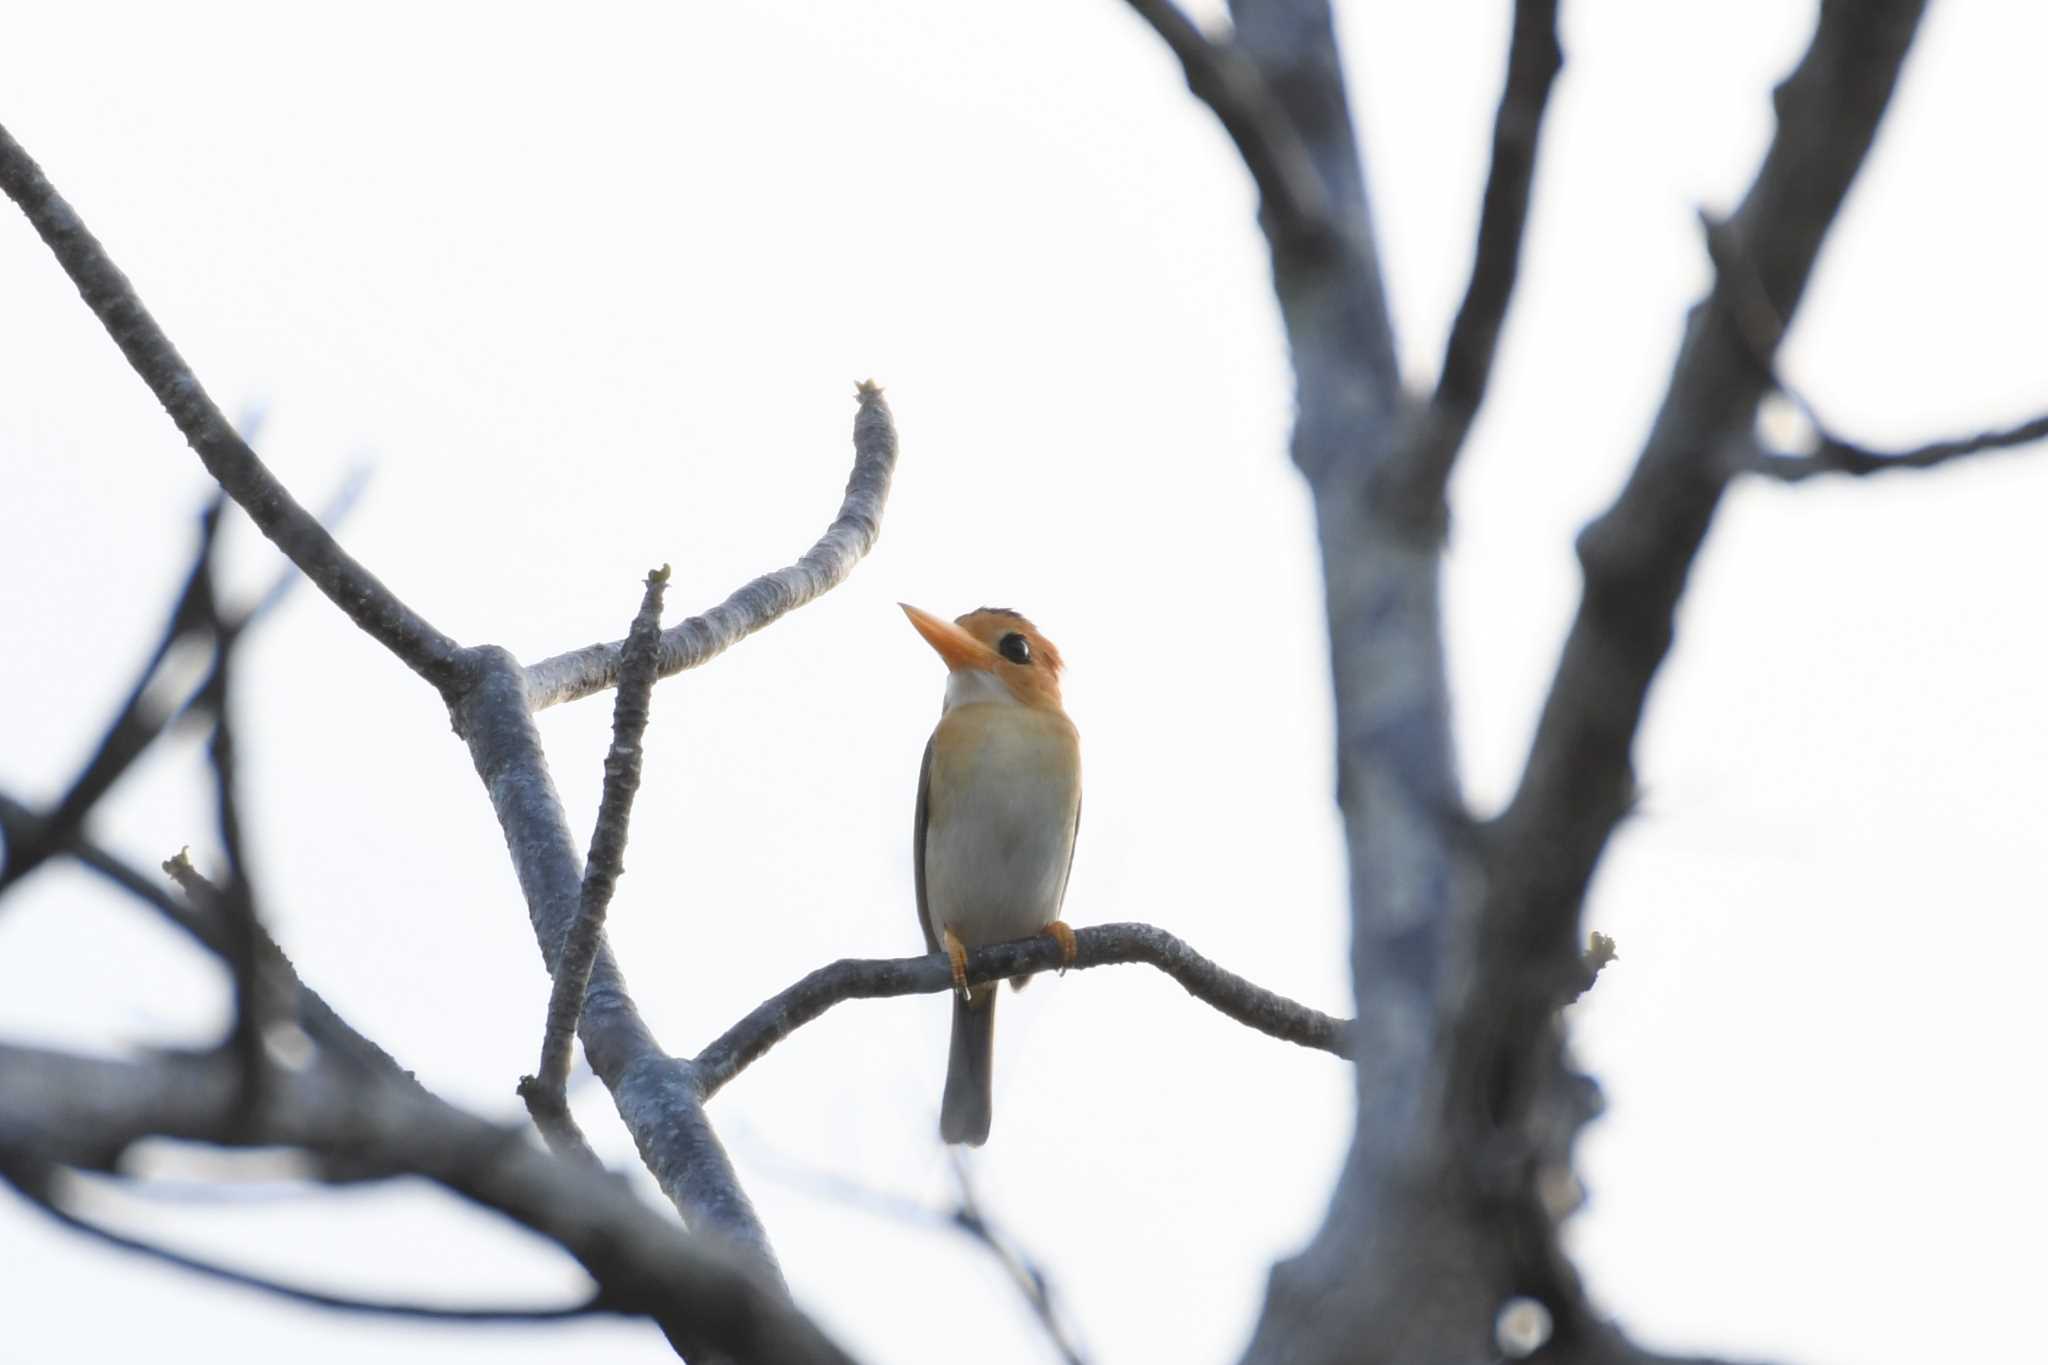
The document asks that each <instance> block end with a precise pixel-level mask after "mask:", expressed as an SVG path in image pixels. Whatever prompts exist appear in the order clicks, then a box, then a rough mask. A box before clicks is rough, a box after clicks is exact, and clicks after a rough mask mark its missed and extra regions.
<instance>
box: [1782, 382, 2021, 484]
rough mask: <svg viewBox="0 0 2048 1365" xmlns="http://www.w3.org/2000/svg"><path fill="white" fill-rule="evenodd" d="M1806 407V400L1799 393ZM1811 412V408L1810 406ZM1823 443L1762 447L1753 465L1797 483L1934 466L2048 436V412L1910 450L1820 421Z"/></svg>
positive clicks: (1786, 481)
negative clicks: (1861, 441) (1885, 446)
mask: <svg viewBox="0 0 2048 1365" xmlns="http://www.w3.org/2000/svg"><path fill="white" fill-rule="evenodd" d="M1795 401H1797V402H1798V403H1799V405H1800V406H1801V407H1802V408H1805V407H1806V404H1805V402H1804V400H1800V399H1795ZM1807 411H1808V413H1809V414H1810V413H1811V409H1807ZM1814 428H1815V430H1816V431H1817V432H1818V433H1819V435H1820V443H1819V444H1818V445H1816V446H1815V447H1814V449H1813V451H1812V452H1811V453H1809V454H1804V455H1791V454H1786V453H1784V452H1781V451H1771V450H1758V451H1757V452H1756V456H1755V461H1754V463H1753V464H1751V466H1750V469H1751V470H1752V472H1754V473H1758V474H1763V475H1766V476H1768V477H1770V478H1773V479H1777V480H1779V481H1780V482H1782V483H1799V482H1801V481H1803V480H1806V479H1810V478H1813V477H1814V476H1816V475H1819V474H1850V475H1854V476H1856V477H1859V478H1860V477H1863V476H1864V475H1868V474H1884V473H1889V472H1891V471H1892V470H1899V469H1933V468H1934V467H1935V466H1936V465H1944V464H1947V463H1949V462H1950V461H1951V460H1960V459H1963V458H1965V457H1966V456H1970V455H1982V454H1987V453H1990V452H1993V451H2000V450H2013V449H2016V448H2017V447H2020V446H2026V445H2032V444H2034V443H2035V442H2036V441H2040V440H2044V439H2048V414H2044V415H2043V416H2040V417H2035V418H2033V419H2031V420H2029V421H2025V422H2021V423H2020V424H2019V425H2018V426H2011V427H1999V428H1996V429H1994V430H1991V431H1980V432H1978V433H1977V434H1976V435H1975V436H1964V437H1960V438H1957V439H1954V440H1948V441H1929V442H1928V443H1927V444H1925V445H1919V446H1914V447H1913V448H1912V449H1910V450H1872V449H1870V448H1869V447H1868V446H1863V445H1858V444H1857V443H1855V442H1853V441H1848V440H1844V439H1843V438H1842V437H1840V436H1837V435H1835V434H1834V433H1832V432H1831V431H1829V430H1828V428H1826V427H1825V426H1822V425H1820V424H1819V423H1818V422H1816V423H1815V424H1814Z"/></svg>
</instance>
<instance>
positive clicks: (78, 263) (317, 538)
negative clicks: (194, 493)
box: [0, 128, 463, 692]
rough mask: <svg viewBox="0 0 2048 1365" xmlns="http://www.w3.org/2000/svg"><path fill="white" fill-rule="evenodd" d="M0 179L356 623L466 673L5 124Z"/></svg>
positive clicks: (221, 472)
mask: <svg viewBox="0 0 2048 1365" xmlns="http://www.w3.org/2000/svg"><path fill="white" fill-rule="evenodd" d="M0 185H4V186H5V187H6V190H7V194H8V197H9V198H11V199H13V200H14V202H15V203H16V204H18V205H19V206H20V207H21V211H22V212H23V213H24V214H26V215H27V217H28V220H29V222H30V223H31V224H33V225H34V227H35V230H36V232H37V234H38V235H39V236H41V237H42V239H43V241H44V243H45V244H46V245H47V246H48V247H49V248H50V251H51V253H52V254H54V255H55V256H56V258H57V263H58V264H59V265H61V266H63V267H64V273H65V274H67V275H69V276H70V277H71V282H72V283H73V284H75V285H77V286H78V292H79V293H80V294H81V295H83V296H84V298H85V302H86V306H87V307H89V308H91V309H92V311H93V315H94V316H95V317H97V318H99V320H100V325H101V326H103V327H105V328H106V329H107V334H108V335H109V336H111V337H112V338H113V339H114V344H115V345H116V346H119V347H120V348H121V354H122V355H123V356H125V357H127V360H128V363H129V365H130V366H132V367H133V368H134V370H135V372H136V373H137V374H138V375H140V376H142V382H143V383H145V384H147V385H149V389H150V392H151V393H154V394H155V395H156V398H157V401H158V402H159V403H162V404H163V405H164V411H166V412H168V413H169V414H170V415H171V420H172V421H173V422H175V423H177V425H178V430H179V431H180V432H182V433H183V434H184V437H185V439H186V441H187V442H189V443H190V444H191V446H192V449H193V450H194V451H195V452H197V453H198V455H199V460H200V463H202V464H204V465H205V466H206V472H207V473H209V474H211V475H213V477H214V479H215V480H216V481H218V482H219V484H220V486H221V487H222V488H223V489H225V490H226V491H227V494H228V496H229V497H231V498H233V499H234V500H235V501H236V503H238V504H239V505H240V506H241V508H242V510H243V511H245V512H247V513H248V514H249V519H250V520H251V521H253V522H255V523H256V525H257V527H258V529H260V530H261V531H262V532H263V534H264V535H265V536H268V537H269V538H270V540H271V542H272V543H273V544H275V545H276V546H277V548H278V549H280V550H282V551H284V553H285V557H286V558H288V559H290V560H291V562H292V563H294V564H296V565H298V566H299V568H300V570H301V571H303V572H304V573H305V575H306V577H308V578H310V579H312V580H313V582H314V583H315V584H316V585H318V587H319V589H320V591H322V592H324V593H326V594H327V596H328V597H329V598H331V599H332V600H333V602H334V604H335V605H336V606H338V607H340V608H341V609H342V611H343V612H344V613H346V614H347V616H348V618H349V619H350V620H352V621H354V622H355V623H356V624H357V625H358V626H360V627H361V628H362V629H363V630H364V631H366V632H368V633H369V635H370V636H372V637H373V638H374V639H375V640H376V641H377V642H378V643H379V644H381V645H383V646H384V647H385V648H386V649H388V650H390V651H391V652H392V653H393V654H396V655H397V656H398V658H399V660H400V661H401V662H402V663H404V664H405V665H406V667H408V668H410V669H412V670H413V672H415V673H417V674H419V675H420V676H421V677H423V678H425V679H427V681H429V682H431V683H433V684H434V686H435V687H437V688H440V689H441V690H442V691H443V692H446V691H447V690H448V689H449V688H451V687H453V686H455V685H456V684H457V683H458V682H459V681H460V679H461V676H462V662H463V651H462V647H461V646H460V645H458V644H457V643H456V642H455V641H454V640H452V639H450V638H449V637H448V636H446V635H443V634H442V633H441V632H440V631H438V630H436V629H435V628H434V627H433V626H432V625H430V624H429V623H428V622H427V621H426V619H425V618H424V617H422V616H420V614H419V613H418V612H415V611H414V610H413V609H412V608H411V607H408V606H407V605H406V604H405V603H404V602H402V601H400V600H399V599H398V596H397V594H395V593H393V592H392V591H391V589H389V588H387V587H385V586H384V585H383V583H381V582H379V581H378V579H377V576H376V575H375V574H373V573H371V572H370V571H369V570H368V569H366V568H364V567H363V566H362V564H360V563H358V562H357V561H356V560H355V559H354V558H353V557H352V556H350V554H349V553H348V552H347V551H346V550H344V549H342V548H341V546H340V545H339V544H337V543H336V542H335V539H334V537H333V536H331V535H329V534H328V533H327V529H326V528H325V527H323V526H322V525H321V524H320V523H319V522H318V521H317V520H316V519H315V518H314V517H313V515H312V514H311V513H309V512H308V511H306V509H305V508H303V507H301V506H299V504H298V503H297V502H295V501H293V499H292V495H291V494H290V493H288V492H286V491H285V487H284V485H283V484H281V483H279V482H278V481H277V478H276V476H275V475H273V474H272V473H271V472H270V470H269V469H267V468H265V467H264V464H263V461H261V460H260V459H258V458H257V457H256V452H255V451H253V450H251V449H250V448H249V446H248V443H247V442H245V441H244V440H243V439H242V438H241V436H240V435H239V434H238V433H237V432H236V431H235V428H234V426H233V424H231V423H230V422H229V421H228V419H227V418H226V417H225V416H223V415H222V414H221V410H220V409H219V408H218V407H217V406H215V404H214V401H213V399H212V398H210V397H208V396H207V393H206V390H205V389H204V388H203V387H201V385H200V383H199V379H198V376H196V375H194V374H193V373H192V369H191V367H190V366H188V365H187V364H186V363H185V360H184V357H182V356H180V355H179V354H178V351H177V348H176V347H174V346H172V345H171V341H170V338H169V337H167V336H165V335H164V333H163V329H162V328H160V327H158V326H157V324H156V319H155V318H153V317H151V316H150V315H149V310H148V309H147V308H145V307H143V305H142V300H141V299H140V298H139V297H138V296H137V295H136V293H135V288H134V286H133V285H131V284H129V283H128V279H127V277H126V276H125V275H123V274H122V273H121V271H120V269H119V267H117V266H116V265H115V264H114V263H113V261H112V260H111V259H109V258H108V256H107V253H106V250H105V248H103V247H102V246H101V245H100V243H99V240H98V239H97V238H95V237H94V236H93V235H92V233H91V232H90V231H88V230H87V229H86V226H85V224H84V223H83V222H82V221H80V219H79V217H78V214H77V212H76V211H75V210H73V209H72V207H71V205H70V204H68V203H66V202H65V200H64V197H63V196H62V195H60V194H58V193H57V189H56V187H55V186H54V185H52V184H51V183H50V181H49V179H48V178H47V177H45V176H44V174H43V172H42V168H41V167H40V166H38V165H36V163H35V160H34V158H32V157H30V156H29V154H28V153H27V152H26V151H24V150H22V146H21V144H20V143H18V142H16V141H15V140H14V138H13V137H12V136H10V135H9V134H8V132H7V130H6V129H5V128H0Z"/></svg>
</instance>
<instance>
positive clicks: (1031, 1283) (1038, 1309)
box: [950, 1147, 1086, 1365]
mask: <svg viewBox="0 0 2048 1365" xmlns="http://www.w3.org/2000/svg"><path fill="white" fill-rule="evenodd" d="M950 1155H951V1156H952V1158H953V1180H954V1182H955V1183H956V1184H957V1185H958V1186H959V1187H960V1207H959V1208H957V1209H955V1210H954V1211H953V1216H952V1218H951V1220H950V1221H951V1222H952V1224H953V1226H954V1227H956V1228H958V1229H960V1231H961V1232H963V1233H965V1234H966V1235H967V1236H969V1237H971V1238H972V1239H974V1241H976V1242H977V1243H979V1244H980V1245H981V1246H982V1247H984V1248H985V1249H986V1250H987V1251H988V1254H989V1255H991V1256H993V1257H995V1259H996V1264H998V1265H1000V1266H1001V1267H1002V1268H1003V1273H1004V1274H1005V1275H1008V1276H1009V1277H1010V1283H1011V1284H1012V1285H1014V1286H1015V1287H1016V1290H1017V1293H1018V1294H1019V1296H1021V1297H1022V1298H1023V1300H1024V1303H1025V1306H1026V1307H1028V1308H1030V1310H1031V1316H1032V1317H1033V1318H1035V1319H1037V1321H1038V1326H1039V1329H1040V1330H1041V1331H1043V1332H1044V1333H1045V1336H1046V1340H1048V1341H1050V1342H1051V1343H1052V1347H1053V1349H1054V1350H1055V1351H1058V1352H1059V1354H1060V1359H1061V1360H1063V1361H1065V1362H1066V1365H1086V1362H1085V1361H1084V1360H1083V1358H1082V1355H1081V1350H1080V1348H1079V1347H1077V1346H1076V1345H1074V1340H1073V1338H1072V1337H1071V1336H1069V1335H1068V1333H1067V1329H1066V1325H1065V1324H1064V1323H1062V1322H1061V1321H1060V1314H1059V1309H1058V1307H1057V1306H1056V1305H1055V1304H1054V1302H1053V1290H1052V1280H1051V1278H1050V1277H1048V1276H1047V1275H1046V1273H1045V1271H1044V1270H1042V1269H1041V1268H1040V1267H1039V1266H1038V1265H1037V1263H1036V1262H1034V1261H1032V1260H1031V1258H1030V1257H1028V1256H1026V1255H1025V1254H1024V1253H1023V1252H1021V1251H1019V1250H1018V1249H1017V1248H1016V1247H1015V1246H1014V1245H1013V1244H1012V1243H1011V1241H1010V1239H1009V1238H1008V1237H1005V1236H1004V1235H1003V1234H1002V1233H1001V1232H1000V1231H999V1230H998V1229H997V1228H996V1227H995V1225H994V1224H993V1223H992V1222H991V1221H990V1219H989V1217H988V1215H987V1213H985V1212H984V1211H983V1209H982V1206H981V1200H980V1198H979V1197H978V1196H977V1195H976V1194H975V1192H974V1179H973V1176H972V1175H971V1174H970V1173H969V1172H968V1169H967V1158H966V1157H965V1156H964V1155H963V1154H962V1153H961V1151H960V1149H959V1148H958V1147H955V1148H952V1149H950Z"/></svg>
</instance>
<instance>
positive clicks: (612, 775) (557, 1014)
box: [519, 564, 668, 1162]
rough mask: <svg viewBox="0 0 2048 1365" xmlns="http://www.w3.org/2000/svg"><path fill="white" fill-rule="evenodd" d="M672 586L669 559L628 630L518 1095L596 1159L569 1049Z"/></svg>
mask: <svg viewBox="0 0 2048 1365" xmlns="http://www.w3.org/2000/svg"><path fill="white" fill-rule="evenodd" d="M667 587H668V566H667V565H666V564H664V565H663V566H662V567H661V568H659V569H656V570H654V571H653V572H652V573H649V574H648V575H647V591H646V593H645V594H644V595H643V596H642V598H641V601H640V611H639V614H638V615H636V616H635V617H634V618H633V625H632V629H631V630H630V631H628V632H627V635H626V650H625V658H624V661H623V663H622V664H621V666H620V669H619V690H618V696H617V699H616V701H615V702H614V704H613V707H612V747H611V749H610V751H609V752H608V753H606V755H605V760H604V795H603V796H602V797H601V798H600V799H599V802H598V807H597V828H596V830H595V831H594V832H593V833H592V834H591V837H590V856H589V858H588V859H587V860H586V861H585V863H584V868H583V895H582V900H581V903H580V905H579V908H578V910H577V914H576V918H575V919H574V920H573V921H571V922H570V925H569V932H568V934H567V936H566V937H565V938H564V940H563V942H562V951H561V953H560V955H559V956H557V957H556V959H555V978H554V987H553V989H552V990H551V991H550V992H549V995H548V1013H547V1028H546V1031H545V1034H544V1036H543V1037H542V1039H541V1049H540V1069H539V1071H538V1072H537V1073H536V1074H534V1075H532V1076H528V1077H525V1078H524V1079H522V1080H521V1081H520V1083H519V1094H520V1096H521V1097H522V1098H523V1099H525V1101H526V1108H527V1111H528V1112H529V1113H531V1114H532V1115H533V1121H534V1123H535V1124H536V1125H538V1126H539V1128H540V1130H541V1133H542V1135H543V1136H544V1137H546V1138H547V1140H548V1145H549V1146H550V1147H552V1148H554V1149H555V1151H557V1152H558V1153H564V1154H567V1153H575V1154H577V1155H579V1156H581V1157H583V1158H585V1159H587V1160H589V1161H592V1162H595V1161H596V1160H597V1158H596V1155H595V1154H594V1153H592V1151H591V1150H590V1144H589V1143H588V1142H586V1141H585V1140H584V1137H583V1134H582V1132H581V1131H580V1130H579V1129H578V1128H577V1126H576V1120H575V1119H574V1117H572V1116H571V1114H570V1112H569V1094H568V1088H569V1064H570V1051H571V1047H572V1045H573V1044H574V1042H575V1040H576V1025H577V1023H578V1022H579V1021H580V1020H581V1019H582V1017H583V996H584V992H585V991H586V990H588V989H589V987H590V969H591V966H592V964H593V963H595V962H596V961H597V948H598V945H599V943H601V942H602V941H603V937H604V919H605V912H606V911H607V910H608V909H609V908H610V906H611V899H612V891H613V889H614V888H616V887H617V886H618V883H619V877H620V875H621V874H622V873H623V872H624V871H625V859H626V828H627V822H628V821H629V820H630V819H631V817H632V814H633V797H634V795H635V793H637V792H638V791H639V790H640V760H641V750H640V737H641V736H642V735H644V734H645V733H646V731H647V708H648V702H649V699H650V698H651V697H652V695H653V693H654V651H655V646H656V644H657V642H658V641H659V639H660V636H661V599H662V593H663V591H664V590H665V589H666V588H667Z"/></svg>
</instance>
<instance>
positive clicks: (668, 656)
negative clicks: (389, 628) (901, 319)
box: [526, 380, 896, 711]
mask: <svg viewBox="0 0 2048 1365" xmlns="http://www.w3.org/2000/svg"><path fill="white" fill-rule="evenodd" d="M855 396H856V397H857V398H858V399H859V400H860V410H859V412H857V413H856V414H855V415H854V419H853V452H854V455H853V473H852V474H851V475H850V476H849V477H848V478H847V481H846V497H845V498H844V500H842V501H841V502H840V504H839V515H838V516H837V517H836V518H834V519H833V522H832V524H831V525H830V526H828V527H826V528H825V534H824V535H822V536H820V537H818V542H817V544H815V545H813V546H811V548H810V549H809V550H807V551H805V552H804V555H803V558H801V559H799V560H797V562H796V563H794V564H790V565H787V566H785V567H783V568H780V569H777V570H775V571H774V572H773V573H766V574H762V575H761V576H760V577H759V578H756V579H755V580H754V581H753V582H751V583H748V584H746V585H745V586H743V587H741V588H740V589H739V590H738V591H736V592H734V593H733V594H732V596H730V597H728V598H726V599H725V600H724V601H723V602H720V603H719V604H718V605H717V606H715V607H713V608H712V609H711V610H709V611H707V612H705V613H704V614H703V615H702V616H692V617H691V618H690V619H689V620H687V621H683V622H680V623H678V624H676V625H674V626H671V627H669V628H668V629H667V630H665V631H663V632H662V633H661V648H660V652H659V653H658V654H657V655H656V674H657V676H659V677H663V678H672V677H674V676H675V675H676V674H678V673H681V672H683V671H684V670H686V669H691V668H695V667H696V666H697V665H699V664H701V663H704V662H706V661H707V660H710V659H713V658H716V657H717V656H718V655H720V654H722V653H724V652H725V651H726V650H728V649H730V648H731V647H732V646H734V645H736V644H738V643H739V642H740V641H741V640H744V639H745V638H746V637H747V636H749V635H752V634H753V633H754V632H755V631H757V630H760V629H761V628H762V627H763V626H766V625H769V624H772V623H773V622H775V621H777V620H779V619H781V618H782V617H783V616H786V615H788V614H789V613H790V612H792V611H795V610H796V609H797V608H798V607H801V606H803V605H804V604H805V603H807V602H811V601H813V600H815V599H817V598H819V597H822V596H823V595H824V594H826V593H828V592H830V591H831V590H832V589H834V588H836V587H838V586H839V585H840V584H841V583H843V582H845V581H846V576H847V575H848V574H850V573H852V572H853V567H854V565H856V564H858V563H860V561H861V559H862V558H863V557H864V556H865V555H866V554H867V552H868V551H869V550H871V549H873V548H874V544H875V541H876V539H877V538H878V537H880V535H881V534H882V508H883V506H884V505H885V504H886V503H887V502H888V500H889V481H890V480H891V479H892V478H893V477H894V476H895V473H896V425H895V422H894V420H893V419H892V417H891V416H890V413H889V404H888V400H886V399H885V398H883V397H882V390H881V387H880V386H879V385H877V384H876V383H875V382H874V381H873V380H866V381H863V382H862V383H861V384H860V385H859V386H858V388H857V389H856V391H855ZM624 654H625V642H624V641H623V640H614V641H612V642H611V643H610V644H605V645H586V646H584V647H583V648H582V649H577V650H571V651H570V652H569V653H567V654H557V655H555V656H554V657H553V658H551V659H543V660H541V661H540V662H539V663H537V664H533V665H530V666H529V667H528V668H527V670H526V697H527V705H528V706H529V707H531V708H532V709H533V710H535V711H541V710H545V709H546V708H547V707H550V706H554V705H557V704H559V703H561V702H565V701H575V700H577V699H578V698H580V697H588V696H591V695H593V694H595V693H598V692H602V691H604V690H605V689H606V688H608V687H613V686H616V685H617V684H618V681H619V665H620V661H621V659H622V658H623V657H624Z"/></svg>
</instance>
